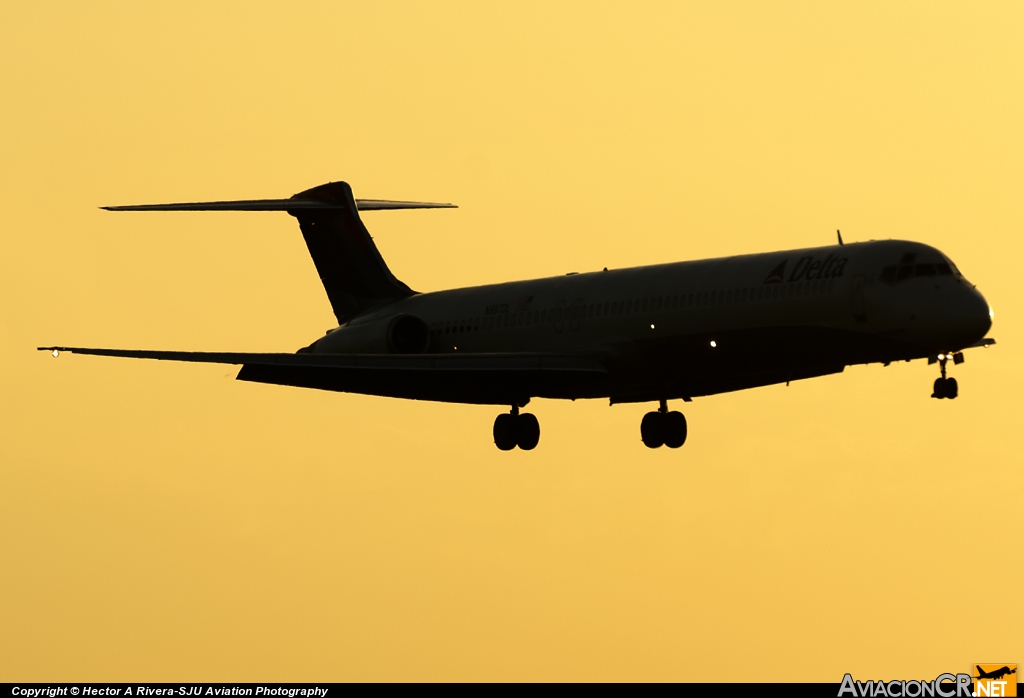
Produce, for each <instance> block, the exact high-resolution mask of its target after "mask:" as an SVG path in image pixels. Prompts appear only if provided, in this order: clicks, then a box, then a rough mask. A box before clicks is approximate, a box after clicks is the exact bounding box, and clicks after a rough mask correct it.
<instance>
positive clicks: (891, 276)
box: [879, 252, 961, 286]
mask: <svg viewBox="0 0 1024 698" xmlns="http://www.w3.org/2000/svg"><path fill="white" fill-rule="evenodd" d="M960 275H961V274H960V271H959V270H958V269H957V268H956V266H955V265H954V264H953V263H952V262H950V261H949V260H948V259H944V260H943V261H941V262H922V263H920V264H918V263H917V255H916V254H915V253H913V252H907V253H905V254H904V255H902V256H901V257H900V263H899V264H890V265H889V266H887V267H885V268H883V269H882V273H881V274H880V275H879V278H880V279H881V280H882V281H883V282H885V283H887V284H889V285H890V286H891V285H894V284H898V283H900V282H901V281H905V280H907V279H910V278H917V277H922V276H923V277H932V276H960Z"/></svg>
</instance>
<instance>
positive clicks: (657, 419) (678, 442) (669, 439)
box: [640, 400, 686, 448]
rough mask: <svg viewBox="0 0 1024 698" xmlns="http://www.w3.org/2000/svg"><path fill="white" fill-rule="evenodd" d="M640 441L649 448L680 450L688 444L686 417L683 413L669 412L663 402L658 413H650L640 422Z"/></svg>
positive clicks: (663, 401)
mask: <svg viewBox="0 0 1024 698" xmlns="http://www.w3.org/2000/svg"><path fill="white" fill-rule="evenodd" d="M640 440H641V441H643V442H644V446H646V447H647V448H660V447H661V446H668V447H669V448H679V447H680V446H682V445H683V444H684V443H686V417H684V416H683V413H682V412H669V411H668V404H667V403H666V402H665V400H662V401H661V406H660V407H659V408H658V411H657V412H648V413H647V414H645V415H644V418H643V420H642V421H641V422H640Z"/></svg>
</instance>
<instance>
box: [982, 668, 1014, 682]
mask: <svg viewBox="0 0 1024 698" xmlns="http://www.w3.org/2000/svg"><path fill="white" fill-rule="evenodd" d="M975 669H977V670H978V675H977V676H975V677H974V678H976V679H993V680H998V679H1001V678H1003V677H1004V676H1009V675H1010V674H1016V673H1017V669H1016V667H1014V668H1013V669H1011V668H1010V667H1008V666H1004V667H1002V668H1000V669H994V670H993V671H984V670H983V669H982V668H981V667H980V666H975Z"/></svg>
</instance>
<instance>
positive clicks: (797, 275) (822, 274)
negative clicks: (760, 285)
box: [764, 253, 849, 286]
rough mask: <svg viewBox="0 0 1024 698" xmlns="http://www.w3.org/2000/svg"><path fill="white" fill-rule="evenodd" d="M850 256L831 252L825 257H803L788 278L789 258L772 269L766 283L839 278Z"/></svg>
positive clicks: (766, 284)
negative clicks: (787, 265) (838, 255)
mask: <svg viewBox="0 0 1024 698" xmlns="http://www.w3.org/2000/svg"><path fill="white" fill-rule="evenodd" d="M848 259H849V258H848V257H837V256H836V255H834V254H831V253H830V254H829V255H828V256H827V257H825V259H815V258H814V257H812V256H807V257H801V258H800V259H798V260H797V262H796V266H794V267H793V271H792V272H791V273H790V275H789V278H788V279H787V278H786V263H787V262H788V261H789V260H788V259H784V260H782V262H780V263H779V265H778V266H777V267H775V268H774V269H772V270H771V273H769V274H768V278H766V279H765V280H764V285H765V286H768V285H771V284H781V283H792V282H794V281H816V280H818V279H838V278H839V277H840V276H842V275H843V270H844V269H845V268H846V262H847V261H848Z"/></svg>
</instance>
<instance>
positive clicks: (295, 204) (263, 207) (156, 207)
mask: <svg viewBox="0 0 1024 698" xmlns="http://www.w3.org/2000/svg"><path fill="white" fill-rule="evenodd" d="M355 202H356V209H357V210H359V211H395V210H398V209H407V208H458V206H456V205H455V204H434V203H429V202H424V201H386V200H384V199H356V200H355ZM100 208H102V209H103V210H104V211H289V212H291V211H296V212H298V211H344V210H346V209H347V208H348V206H347V204H346V203H345V202H338V203H334V202H328V201H309V200H305V201H304V200H301V199H250V200H248V201H197V202H194V203H182V204H137V205H134V206H101V207H100Z"/></svg>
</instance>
